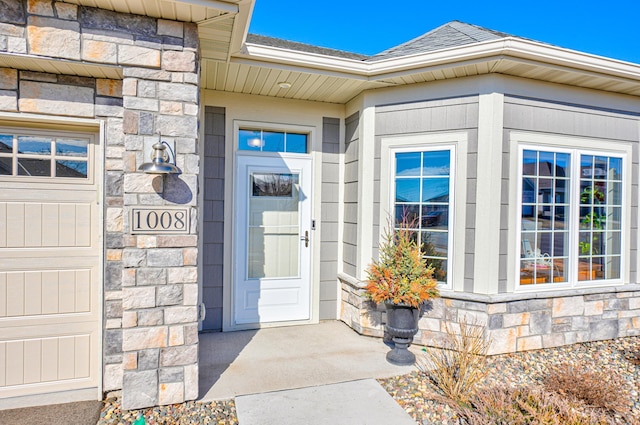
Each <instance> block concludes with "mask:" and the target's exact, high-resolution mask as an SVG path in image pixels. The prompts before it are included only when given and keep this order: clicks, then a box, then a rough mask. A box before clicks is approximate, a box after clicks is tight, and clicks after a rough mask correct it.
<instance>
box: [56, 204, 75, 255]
mask: <svg viewBox="0 0 640 425" xmlns="http://www.w3.org/2000/svg"><path fill="white" fill-rule="evenodd" d="M58 241H59V245H58V246H74V245H75V244H76V206H75V205H74V204H60V220H59V228H58Z"/></svg>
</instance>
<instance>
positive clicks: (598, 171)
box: [593, 156, 609, 180]
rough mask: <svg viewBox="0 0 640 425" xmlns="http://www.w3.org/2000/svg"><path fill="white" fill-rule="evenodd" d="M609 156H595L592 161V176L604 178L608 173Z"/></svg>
mask: <svg viewBox="0 0 640 425" xmlns="http://www.w3.org/2000/svg"><path fill="white" fill-rule="evenodd" d="M608 165H609V158H607V157H606V156H597V157H595V161H594V169H593V177H594V178H595V179H599V180H604V179H606V178H607V174H609V167H608Z"/></svg>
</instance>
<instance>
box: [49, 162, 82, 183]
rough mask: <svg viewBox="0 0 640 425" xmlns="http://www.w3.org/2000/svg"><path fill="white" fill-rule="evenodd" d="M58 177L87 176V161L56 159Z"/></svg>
mask: <svg viewBox="0 0 640 425" xmlns="http://www.w3.org/2000/svg"><path fill="white" fill-rule="evenodd" d="M56 177H74V178H80V179H84V178H87V162H86V161H56Z"/></svg>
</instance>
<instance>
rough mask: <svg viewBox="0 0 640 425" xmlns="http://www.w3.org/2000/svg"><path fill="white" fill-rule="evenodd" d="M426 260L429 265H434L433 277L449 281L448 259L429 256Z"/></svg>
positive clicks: (439, 280) (440, 280)
mask: <svg viewBox="0 0 640 425" xmlns="http://www.w3.org/2000/svg"><path fill="white" fill-rule="evenodd" d="M426 262H427V266H429V267H433V277H434V278H435V279H436V280H437V281H438V282H446V281H447V260H440V259H436V258H427V259H426Z"/></svg>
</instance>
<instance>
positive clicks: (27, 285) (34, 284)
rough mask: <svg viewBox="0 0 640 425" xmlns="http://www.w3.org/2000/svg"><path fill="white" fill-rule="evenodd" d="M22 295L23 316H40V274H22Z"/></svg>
mask: <svg viewBox="0 0 640 425" xmlns="http://www.w3.org/2000/svg"><path fill="white" fill-rule="evenodd" d="M24 293H25V297H24V314H25V316H30V315H38V314H42V273H40V272H26V273H25V274H24Z"/></svg>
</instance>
